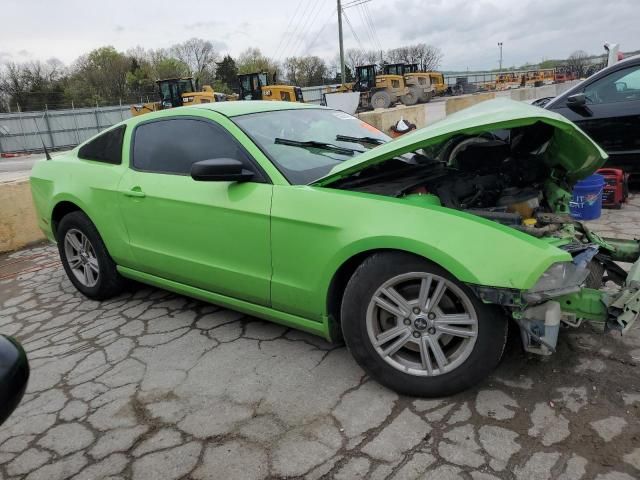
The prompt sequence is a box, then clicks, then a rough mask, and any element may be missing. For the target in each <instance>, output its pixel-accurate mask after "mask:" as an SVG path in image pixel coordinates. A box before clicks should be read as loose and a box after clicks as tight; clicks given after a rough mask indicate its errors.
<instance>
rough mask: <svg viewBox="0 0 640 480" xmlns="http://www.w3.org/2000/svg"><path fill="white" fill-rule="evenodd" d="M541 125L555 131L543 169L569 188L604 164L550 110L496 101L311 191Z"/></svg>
mask: <svg viewBox="0 0 640 480" xmlns="http://www.w3.org/2000/svg"><path fill="white" fill-rule="evenodd" d="M537 122H543V123H546V124H548V125H551V126H553V127H554V128H555V131H554V133H553V136H552V138H551V141H550V144H549V146H548V147H547V149H546V152H545V154H544V155H543V158H544V161H545V163H547V164H548V165H549V166H550V167H554V168H556V169H557V170H558V173H559V174H560V176H563V177H564V179H565V180H566V181H567V182H569V183H573V182H575V181H577V180H580V179H583V178H585V177H588V176H589V175H591V174H592V173H593V172H595V171H596V170H597V169H598V168H600V167H601V166H602V164H604V162H605V161H606V159H607V154H606V153H605V152H604V151H603V150H602V149H601V148H600V147H599V146H598V145H596V143H595V142H594V141H593V140H591V139H590V138H589V137H588V136H587V134H586V133H584V132H583V131H582V130H580V128H578V127H577V126H576V125H575V124H574V123H572V122H571V121H569V120H567V119H566V118H565V117H563V116H560V115H558V114H556V113H554V112H551V111H549V110H543V109H542V108H539V107H534V106H531V105H528V104H526V103H523V102H516V101H514V100H510V99H506V98H505V99H502V98H499V99H495V100H489V101H486V102H482V103H479V104H478V105H475V106H473V107H470V108H467V109H465V110H462V111H460V112H458V113H454V114H453V115H449V116H447V118H445V119H444V120H441V121H439V122H437V123H434V124H433V125H430V126H428V127H425V128H421V129H420V130H416V131H414V132H411V133H408V134H406V135H403V136H401V137H399V138H396V139H395V140H392V141H390V142H387V143H385V144H383V145H380V146H377V147H375V148H372V149H371V150H367V151H366V152H364V153H362V154H360V155H358V156H356V157H354V158H351V159H349V160H346V161H345V162H343V163H341V164H340V165H336V166H335V167H334V168H333V169H332V170H331V171H330V172H329V173H328V174H327V175H325V176H324V177H321V178H320V179H318V180H316V181H315V182H313V183H312V184H311V185H316V186H326V185H329V184H331V183H333V182H335V181H337V180H340V179H343V178H346V177H348V176H349V175H352V174H354V173H356V172H358V171H360V170H363V169H365V168H367V167H370V166H371V165H375V164H378V163H382V162H384V161H386V160H389V159H391V158H394V157H397V156H398V155H402V154H405V153H409V152H414V151H416V150H418V149H420V148H424V147H427V146H429V145H434V144H437V143H441V142H444V141H446V140H448V139H449V138H451V137H454V136H456V135H477V134H479V133H483V132H487V131H492V130H500V129H510V128H516V127H524V126H527V125H533V124H535V123H537Z"/></svg>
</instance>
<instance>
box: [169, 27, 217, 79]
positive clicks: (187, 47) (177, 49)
mask: <svg viewBox="0 0 640 480" xmlns="http://www.w3.org/2000/svg"><path fill="white" fill-rule="evenodd" d="M171 53H172V54H173V55H174V56H175V57H176V58H177V59H178V60H180V61H181V62H183V63H185V64H187V65H188V66H189V69H190V70H191V75H193V77H195V78H196V80H199V81H201V82H207V83H208V82H211V81H212V80H213V76H214V74H215V67H216V62H217V61H218V52H217V50H216V49H215V47H214V46H213V43H211V42H210V41H208V40H202V39H201V38H191V39H189V40H187V41H186V42H182V43H178V44H176V45H174V46H173V47H171Z"/></svg>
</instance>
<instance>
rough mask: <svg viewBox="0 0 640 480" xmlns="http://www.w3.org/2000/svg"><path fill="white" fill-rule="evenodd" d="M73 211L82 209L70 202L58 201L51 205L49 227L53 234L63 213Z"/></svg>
mask: <svg viewBox="0 0 640 480" xmlns="http://www.w3.org/2000/svg"><path fill="white" fill-rule="evenodd" d="M75 211H82V209H81V208H80V207H79V206H77V205H76V204H75V203H72V202H66V201H65V202H60V203H58V204H57V205H56V206H55V207H53V212H51V229H52V231H53V235H54V236H56V232H57V230H58V224H59V223H60V220H62V218H63V217H64V216H65V215H67V214H69V213H71V212H75Z"/></svg>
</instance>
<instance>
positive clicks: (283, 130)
mask: <svg viewBox="0 0 640 480" xmlns="http://www.w3.org/2000/svg"><path fill="white" fill-rule="evenodd" d="M233 121H234V122H235V123H236V124H237V125H238V126H239V127H240V128H241V129H242V130H244V132H245V133H246V134H247V135H249V137H251V139H252V140H253V141H254V142H255V143H256V144H257V145H258V146H259V147H260V148H261V149H262V150H263V151H264V152H265V153H266V154H267V155H268V156H269V158H270V159H271V161H272V162H273V163H274V165H275V166H276V167H277V168H278V170H280V172H282V174H283V175H284V176H285V177H286V178H287V180H288V181H289V182H290V183H291V184H293V185H305V184H308V183H312V182H314V181H315V180H317V179H319V178H320V177H323V176H324V175H326V174H327V173H329V171H330V170H331V169H332V168H333V167H335V166H336V165H338V164H340V163H341V162H343V161H345V160H347V159H350V158H354V157H355V156H357V155H359V154H360V153H361V152H364V151H366V150H367V149H368V148H371V147H373V146H375V143H377V142H376V141H381V142H387V141H388V140H390V137H389V136H387V135H385V134H384V133H382V132H381V131H380V130H378V129H377V128H375V127H372V126H371V125H369V124H368V123H365V122H363V121H361V120H359V119H357V118H355V117H352V116H351V115H348V114H346V113H344V112H340V111H337V110H329V109H315V108H313V109H306V108H305V109H293V110H280V111H275V112H273V111H272V112H261V113H252V114H249V115H241V116H238V117H234V118H233ZM336 147H341V148H336Z"/></svg>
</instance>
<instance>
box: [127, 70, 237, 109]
mask: <svg viewBox="0 0 640 480" xmlns="http://www.w3.org/2000/svg"><path fill="white" fill-rule="evenodd" d="M156 85H158V95H159V100H158V101H156V102H148V103H141V104H137V105H131V115H132V116H134V117H136V116H138V115H142V114H144V113H149V112H157V111H158V110H165V109H167V108H174V107H181V106H183V105H195V104H198V103H212V102H222V101H224V100H226V96H225V95H224V94H223V93H216V92H214V91H213V88H211V86H210V85H204V86H203V87H202V90H197V89H196V88H195V87H194V82H193V78H192V77H184V78H166V79H164V80H158V81H157V82H156Z"/></svg>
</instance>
